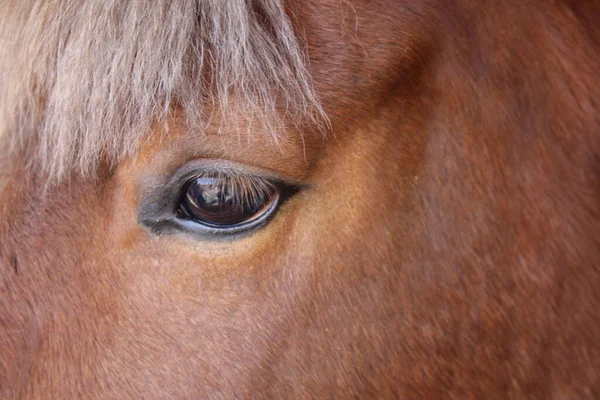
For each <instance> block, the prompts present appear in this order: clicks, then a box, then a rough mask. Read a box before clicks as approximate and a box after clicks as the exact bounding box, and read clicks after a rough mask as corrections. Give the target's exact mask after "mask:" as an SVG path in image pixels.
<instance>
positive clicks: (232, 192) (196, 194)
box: [177, 175, 280, 231]
mask: <svg viewBox="0 0 600 400" xmlns="http://www.w3.org/2000/svg"><path fill="white" fill-rule="evenodd" d="M279 197H280V193H279V191H278V190H277V188H276V187H275V185H273V184H271V183H270V182H268V181H266V180H264V179H260V178H252V177H239V176H224V175H212V176H211V175H208V176H206V175H204V176H198V177H194V178H193V179H191V180H189V181H188V182H187V183H186V184H184V185H183V188H182V191H181V195H180V199H179V204H178V210H177V216H178V218H180V219H183V220H188V221H191V222H194V223H196V224H199V225H200V226H202V227H207V228H210V229H211V230H215V231H219V230H221V231H228V230H231V229H232V228H234V229H235V230H243V229H245V228H250V227H253V226H255V225H257V224H258V223H260V222H261V221H264V220H265V219H266V218H267V217H268V216H269V215H270V214H271V213H272V212H273V211H274V210H275V208H276V207H277V204H278V202H279Z"/></svg>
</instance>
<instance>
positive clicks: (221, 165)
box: [166, 158, 303, 187]
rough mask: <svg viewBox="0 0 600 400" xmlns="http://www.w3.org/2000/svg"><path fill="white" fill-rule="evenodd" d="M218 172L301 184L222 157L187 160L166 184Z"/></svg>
mask: <svg viewBox="0 0 600 400" xmlns="http://www.w3.org/2000/svg"><path fill="white" fill-rule="evenodd" d="M199 172H200V173H206V174H208V173H218V174H223V175H228V174H231V175H232V176H240V177H243V176H248V177H252V178H260V179H265V180H267V181H270V182H273V183H276V182H279V183H284V184H286V185H290V186H299V187H300V186H303V185H302V183H301V182H298V181H297V180H295V179H290V178H287V177H283V176H281V175H280V174H278V173H275V172H273V171H270V170H265V169H263V168H256V167H251V166H248V165H242V164H238V163H235V162H232V161H227V160H223V159H207V158H202V159H196V160H193V161H190V162H188V163H187V164H185V165H184V166H183V167H181V168H179V169H178V170H176V171H175V172H174V173H173V174H172V175H171V177H170V178H169V180H168V182H167V183H166V186H170V187H173V186H174V185H175V186H179V187H181V186H182V185H184V184H185V183H186V182H187V181H188V180H190V179H192V178H193V177H194V175H195V174H198V173H199Z"/></svg>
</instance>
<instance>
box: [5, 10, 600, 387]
mask: <svg viewBox="0 0 600 400" xmlns="http://www.w3.org/2000/svg"><path fill="white" fill-rule="evenodd" d="M124 3H125V2H124ZM160 3H161V4H162V2H160ZM173 3H177V2H173ZM184 3H185V2H178V5H180V4H184ZM10 4H11V5H12V7H17V6H16V2H15V3H10ZM38 4H42V2H40V3H38ZM43 4H46V3H45V2H44V3H43ZM94 4H101V3H94ZM111 4H112V3H111ZM115 4H116V3H115ZM127 4H130V3H129V2H127ZM202 4H213V3H211V2H202ZM214 4H217V3H216V2H215V3H214ZM236 4H243V5H244V6H245V5H250V4H255V2H243V3H242V2H240V3H236ZM265 4H266V3H265ZM90 7H91V6H90ZM124 7H125V6H124ZM5 9H6V8H1V9H0V10H2V11H0V12H7V11H4V10H5ZM283 9H284V10H285V13H286V15H288V16H289V18H290V24H291V25H290V29H293V31H294V32H295V35H297V36H298V37H305V40H302V43H304V46H305V47H304V50H303V52H304V51H305V52H306V54H307V57H308V60H309V61H310V62H309V63H307V65H308V71H309V72H310V74H311V79H312V81H313V82H314V88H315V90H316V93H317V94H318V98H319V100H320V104H322V107H323V110H324V112H325V113H326V114H327V115H328V117H329V120H330V122H331V134H330V135H327V136H323V135H322V131H321V130H320V129H319V128H318V127H315V126H314V125H311V124H301V123H300V124H295V123H294V122H293V119H292V120H290V121H287V120H286V117H285V114H283V109H284V107H276V108H277V112H278V113H282V114H281V115H280V118H282V119H283V120H284V121H286V122H285V125H286V128H287V132H286V135H284V136H282V137H285V140H280V141H275V140H274V139H273V134H272V132H270V131H269V129H265V128H264V127H263V128H256V129H251V130H248V131H246V130H237V129H235V127H240V126H247V124H252V122H253V121H255V120H256V119H257V118H258V119H260V118H261V117H260V115H259V116H257V115H255V112H254V111H256V110H254V107H253V106H250V108H248V109H247V110H248V112H243V113H237V114H236V117H235V118H234V120H232V121H230V122H231V123H228V124H223V123H222V122H221V119H222V118H226V116H227V112H221V110H220V106H219V105H218V102H217V104H216V105H212V104H211V102H210V101H208V102H207V104H204V105H203V106H204V110H205V112H208V114H212V115H213V116H214V117H213V121H212V122H211V123H207V124H206V126H205V131H204V134H201V135H200V134H198V132H197V130H195V129H194V128H193V125H190V124H191V123H190V120H189V118H187V111H186V109H185V107H183V108H178V107H176V108H174V109H173V112H172V113H170V114H169V115H168V116H166V117H165V119H164V120H163V121H161V122H156V121H157V120H158V119H160V118H157V115H160V113H159V114H157V115H154V114H152V115H150V114H148V115H146V114H144V116H145V117H147V118H146V119H143V120H140V121H138V120H134V121H133V122H135V124H134V125H137V124H138V123H139V124H151V123H152V124H153V125H152V129H151V131H150V134H149V135H147V136H146V137H145V140H144V141H143V143H142V145H141V146H140V147H139V148H138V150H137V151H136V152H135V156H131V157H123V158H121V159H120V160H119V161H118V163H117V165H116V166H114V167H111V165H110V164H106V165H102V164H101V165H100V168H99V170H98V175H97V177H86V176H82V175H81V174H79V173H77V172H76V171H77V168H75V166H74V165H72V166H71V168H69V169H68V171H67V170H65V173H66V172H69V174H67V175H68V177H69V178H70V180H69V179H64V180H62V181H61V182H60V183H57V184H56V186H55V187H52V188H49V189H48V190H47V191H46V192H43V191H42V189H43V187H44V186H45V182H46V178H47V176H46V174H45V173H44V172H41V171H37V170H36V169H33V168H30V167H28V165H29V160H30V159H31V158H32V157H34V155H35V154H37V151H38V150H37V147H36V146H35V145H36V141H35V140H34V141H32V147H25V146H24V147H22V148H19V150H15V147H9V146H8V145H7V144H6V140H7V139H6V137H4V138H3V140H5V143H3V146H4V147H3V149H4V150H3V152H2V153H1V157H0V166H1V167H2V168H1V169H0V173H1V174H3V176H2V181H3V182H4V186H3V189H1V190H2V192H1V194H0V199H1V200H0V374H1V375H0V397H1V398H7V399H12V398H25V399H29V398H31V399H33V398H35V399H38V398H48V399H56V398H98V399H114V398H149V399H162V398H177V399H196V398H208V399H232V398H251V399H268V398H271V399H303V398H318V399H345V398H348V399H355V398H361V399H370V398H372V399H396V398H402V399H436V398H452V399H457V398H458V399H506V398H515V399H524V398H525V399H595V398H598V397H600V340H598V338H600V315H599V314H600V311H599V310H600V295H599V294H598V287H600V203H599V201H598V199H600V184H599V183H600V175H599V174H600V165H599V164H600V136H599V132H600V118H599V117H598V115H599V112H600V110H599V105H598V98H599V97H600V96H599V94H600V93H599V92H600V76H599V75H598V72H597V71H600V49H599V47H600V28H599V26H600V2H598V1H592V0H587V1H586V0H579V1H568V0H560V1H553V2H539V1H535V0H507V1H501V2H482V1H471V0H460V1H453V2H449V1H444V0H422V1H397V0H377V1H366V0H364V1H363V0H352V1H350V0H348V1H346V0H345V1H339V0H318V1H317V0H305V1H300V0H298V1H289V2H286V4H285V8H283ZM283 9H282V10H283ZM228 10H229V9H228ZM11 12H12V10H11ZM228 12H232V11H231V10H229V11H228ZM65 15H68V16H69V18H72V16H70V15H71V14H68V13H67V14H65ZM116 16H118V15H116ZM3 18H4V17H3ZM161 18H168V14H164V15H162V16H161ZM223 18H226V19H227V17H225V16H224V17H223ZM69 21H70V19H69ZM37 22H38V23H39V24H42V22H43V21H41V20H40V21H37ZM163 22H165V23H166V25H167V26H171V25H170V24H171V22H172V21H171V20H164V21H163ZM235 28H236V29H238V28H240V27H238V26H236V27H235ZM3 29H5V28H3ZM182 29H185V27H182ZM142 34H143V32H141V31H136V35H142ZM132 40H133V39H132ZM157 40H159V39H158V38H157ZM92 42H93V41H92ZM78 43H79V44H77V46H76V47H78V46H83V45H82V44H81V43H80V42H78ZM162 43H164V41H163V42H162ZM31 45H32V44H31ZM32 46H33V45H32ZM152 46H159V47H160V46H161V43H153V44H152ZM74 49H75V50H76V48H74ZM80 50H81V51H83V50H82V49H80ZM173 51H174V50H173ZM20 57H21V58H19V59H16V60H13V61H12V62H15V63H25V64H31V65H34V64H36V62H37V61H39V60H38V59H37V58H36V55H35V54H32V53H30V52H27V51H26V52H24V53H23V54H22V55H21V56H20ZM85 61H89V60H85ZM2 62H3V63H6V62H8V61H5V60H4V61H2ZM39 65H43V63H42V64H39ZM262 67H264V65H262V66H261V68H262ZM129 78H130V77H123V78H122V84H123V85H126V84H127V82H129V83H130V84H132V85H133V84H134V83H135V80H130V79H129ZM20 84H21V81H18V80H17V81H16V82H15V86H14V87H12V88H8V89H6V88H3V89H2V90H3V91H4V92H6V91H7V90H8V91H10V90H24V89H23V88H21V89H18V88H19V86H18V85H20ZM92 89H93V88H89V87H88V88H87V89H86V88H83V87H82V88H79V89H78V90H84V93H82V96H83V98H87V97H86V96H88V95H92V94H93V93H94V90H92ZM73 90H75V89H74V88H73ZM128 90H129V89H128ZM86 93H87V95H86ZM236 93H237V95H236ZM315 96H316V95H315ZM315 98H316V97H315ZM176 100H177V102H179V100H178V99H174V101H176ZM231 100H232V101H233V102H236V103H240V104H241V103H244V102H245V101H246V100H247V99H246V98H245V96H243V95H241V94H240V93H239V92H234V94H233V96H232V97H231ZM3 101H4V100H3ZM132 101H133V100H132ZM3 104H5V103H3ZM161 104H164V103H161ZM250 104H252V103H250ZM104 106H105V107H109V108H110V107H113V106H114V105H113V104H112V103H111V104H105V105H104ZM41 110H44V113H46V112H49V110H48V109H45V108H44V109H40V111H41ZM119 110H121V111H123V112H124V111H125V110H123V109H119V108H118V107H117V108H114V112H117V111H119ZM161 110H162V106H161ZM2 112H3V114H2V115H6V114H5V112H6V110H3V111H2ZM140 116H141V114H140ZM41 117H43V116H40V118H41ZM44 118H45V117H44ZM118 118H120V117H118ZM153 121H154V122H153ZM57 122H59V120H57ZM6 123H7V122H6V121H2V124H6ZM3 126H5V125H3ZM253 126H254V125H253ZM39 128H40V129H44V128H43V127H39ZM61 129H62V128H61ZM126 133H127V134H129V132H126ZM77 134H78V133H73V134H72V135H73V136H76V135H77ZM123 134H125V133H123ZM39 146H42V147H43V146H44V144H43V143H40V144H39ZM11 149H12V150H11ZM94 157H100V155H97V154H94ZM211 160H217V161H219V162H220V161H222V160H227V161H228V162H232V163H235V165H238V166H239V167H236V168H240V171H241V172H240V174H241V173H243V172H244V171H246V170H252V171H254V170H255V169H257V170H261V171H267V172H266V173H273V174H276V175H277V176H281V177H282V178H283V179H285V180H288V181H292V182H298V183H300V184H302V186H303V187H304V189H303V190H302V191H300V192H299V193H298V194H296V195H295V196H293V197H292V198H290V199H289V201H287V202H286V203H285V204H284V205H283V206H282V207H281V208H280V210H279V211H278V212H277V214H276V215H275V216H274V218H273V219H272V221H271V222H270V223H269V224H268V225H266V226H264V227H263V228H261V229H259V230H257V231H256V232H254V233H252V234H251V235H246V236H243V237H238V238H235V239H225V240H206V239H198V238H197V237H194V236H191V235H187V234H185V233H180V234H164V235H162V236H155V235H152V234H151V233H149V232H148V231H146V230H144V229H143V228H142V227H141V226H140V225H139V224H138V215H139V213H140V207H142V205H143V203H144V201H145V200H146V199H147V198H148V196H151V195H152V194H154V193H157V192H158V191H160V190H162V188H164V187H165V185H167V183H168V182H169V179H170V177H171V176H173V174H174V173H176V172H177V171H179V170H180V169H181V168H183V167H184V166H186V165H189V163H194V162H198V161H202V162H205V163H211V162H213V161H211ZM217 161H215V162H217ZM240 176H241V175H240Z"/></svg>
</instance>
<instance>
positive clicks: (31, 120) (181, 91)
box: [0, 0, 327, 180]
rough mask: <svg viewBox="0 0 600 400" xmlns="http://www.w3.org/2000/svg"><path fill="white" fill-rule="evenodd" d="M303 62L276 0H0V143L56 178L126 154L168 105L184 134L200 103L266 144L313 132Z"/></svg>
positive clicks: (198, 125) (202, 114)
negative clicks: (238, 120)
mask: <svg viewBox="0 0 600 400" xmlns="http://www.w3.org/2000/svg"><path fill="white" fill-rule="evenodd" d="M305 61H306V57H305V54H304V53H303V51H302V49H301V46H300V44H299V42H298V40H297V37H296V35H295V33H294V31H293V28H292V25H291V21H290V19H289V17H288V16H287V15H286V12H285V9H284V6H283V4H282V1H281V0H102V1H101V0H55V1H44V0H38V1H36V0H0V139H2V141H4V140H5V139H8V141H9V143H10V146H9V148H10V149H11V152H16V151H18V150H19V149H22V148H23V146H27V145H28V143H29V144H31V143H35V146H36V152H35V154H36V156H35V159H36V161H37V162H39V166H41V168H43V169H44V170H45V171H46V172H47V174H48V176H49V177H50V178H51V179H55V180H60V179H61V178H62V177H64V176H65V175H68V174H70V173H71V172H72V171H74V170H76V171H79V172H81V173H84V174H90V173H93V172H94V171H95V170H96V168H97V166H98V163H99V160H100V159H103V158H104V159H108V160H110V162H112V163H114V162H116V161H117V160H119V159H121V158H122V157H123V156H125V155H130V154H134V153H135V151H136V149H137V148H138V145H139V143H140V142H141V139H142V138H143V137H144V136H145V135H147V134H148V132H149V131H150V128H151V125H152V124H153V123H155V122H156V121H161V120H163V121H164V120H165V119H166V117H167V116H168V115H169V113H170V112H171V111H172V110H173V108H174V106H175V105H177V107H179V108H180V109H182V110H183V112H184V114H185V116H186V121H187V122H188V127H189V128H190V129H202V127H203V126H205V125H204V123H205V122H206V121H207V119H208V117H209V115H207V111H206V110H207V107H206V104H212V105H214V106H215V107H216V108H217V109H218V110H219V112H220V114H221V115H222V116H223V118H222V120H225V121H227V120H231V119H235V117H236V115H234V114H239V113H244V114H247V115H252V116H253V118H252V119H253V120H255V121H262V122H263V123H264V124H265V127H266V128H267V129H269V130H270V131H271V132H272V133H273V135H274V137H277V135H278V131H280V130H281V129H282V128H283V127H284V125H286V124H289V123H290V122H291V123H292V124H299V123H301V122H303V121H306V119H307V118H308V119H309V120H310V121H311V122H314V123H317V124H319V121H320V122H321V123H322V124H321V126H324V125H323V124H325V125H326V124H327V117H326V116H325V113H324V112H323V109H322V108H321V106H320V104H319V101H318V99H317V96H316V94H315V91H314V89H313V85H312V83H311V79H310V77H309V74H308V72H307V68H306V65H305ZM230 99H235V100H236V101H235V104H234V103H232V102H231V101H230ZM209 108H211V109H212V108H213V107H209ZM282 110H285V111H283V112H282ZM284 122H285V123H284ZM32 139H33V140H32Z"/></svg>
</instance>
